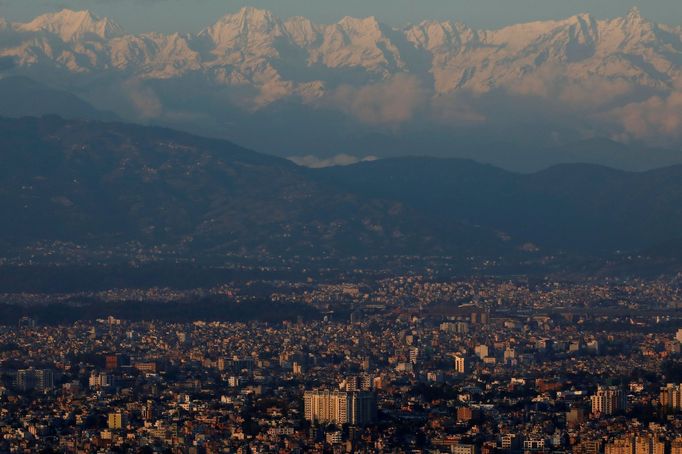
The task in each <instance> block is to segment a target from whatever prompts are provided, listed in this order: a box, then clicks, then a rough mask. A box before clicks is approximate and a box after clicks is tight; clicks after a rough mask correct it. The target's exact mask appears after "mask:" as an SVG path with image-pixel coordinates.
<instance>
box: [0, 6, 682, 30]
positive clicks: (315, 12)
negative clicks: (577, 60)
mask: <svg viewBox="0 0 682 454" xmlns="http://www.w3.org/2000/svg"><path fill="white" fill-rule="evenodd" d="M244 5H249V6H255V7H259V8H265V9H269V10H271V11H273V12H274V13H275V14H277V15H278V16H280V17H283V18H286V17H290V16H306V17H309V18H311V19H313V20H315V21H318V22H324V23H331V22H336V21H337V20H339V19H340V18H342V17H343V16H356V17H364V16H371V15H373V16H376V17H378V18H379V19H380V20H381V21H382V22H385V23H387V24H390V25H394V26H400V25H404V24H407V23H410V22H418V21H420V20H423V19H452V20H461V21H463V22H465V23H467V24H469V25H471V26H473V27H476V28H497V27H500V26H504V25H509V24H511V23H518V22H526V21H531V20H542V19H556V18H564V17H568V16H571V15H574V14H577V13H582V12H588V13H592V14H594V15H595V16H597V17H598V18H607V17H615V16H622V15H625V14H626V13H627V11H628V10H629V9H630V8H631V7H633V6H637V7H639V9H640V10H641V11H642V15H644V16H645V17H647V18H649V19H652V20H654V21H656V22H663V23H667V24H671V25H680V24H682V0H251V1H243V0H0V17H5V18H7V19H9V20H11V21H26V20H28V19H30V18H33V17H35V16H37V15H39V14H42V13H45V12H48V11H55V10H59V9H62V8H66V7H68V8H71V9H89V10H91V11H93V12H94V13H95V14H97V15H98V16H107V17H110V18H112V19H114V20H115V21H116V22H118V23H119V24H121V25H122V26H123V27H124V28H125V29H126V30H128V31H129V32H133V33H138V32H144V31H159V32H169V31H179V32H197V31H199V30H201V29H202V28H204V27H205V26H207V25H210V24H212V23H214V22H215V20H216V19H217V18H218V17H221V16H223V15H224V14H227V13H232V12H235V11H237V10H238V9H239V8H241V7H242V6H244Z"/></svg>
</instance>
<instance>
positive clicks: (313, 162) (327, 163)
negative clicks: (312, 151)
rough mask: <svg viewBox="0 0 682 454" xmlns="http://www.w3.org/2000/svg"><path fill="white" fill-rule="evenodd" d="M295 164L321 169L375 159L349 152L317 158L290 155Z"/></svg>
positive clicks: (374, 159)
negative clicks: (353, 154)
mask: <svg viewBox="0 0 682 454" xmlns="http://www.w3.org/2000/svg"><path fill="white" fill-rule="evenodd" d="M288 159H289V160H290V161H291V162H293V163H294V164H296V165H299V166H303V167H309V168H311V169H321V168H325V167H338V166H349V165H353V164H357V163H359V162H369V161H376V160H377V159H378V158H377V157H376V156H365V157H357V156H352V155H349V154H345V153H342V154H337V155H336V156H332V157H330V158H319V157H317V156H313V155H306V156H291V157H289V158H288Z"/></svg>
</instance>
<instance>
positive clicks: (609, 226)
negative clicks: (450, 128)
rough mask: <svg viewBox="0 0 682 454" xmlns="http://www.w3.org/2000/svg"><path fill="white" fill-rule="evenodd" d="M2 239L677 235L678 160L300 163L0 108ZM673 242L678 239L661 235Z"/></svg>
mask: <svg viewBox="0 0 682 454" xmlns="http://www.w3.org/2000/svg"><path fill="white" fill-rule="evenodd" d="M0 213H2V215H3V220H4V221H3V222H2V223H0V241H1V242H2V243H4V244H6V245H19V244H28V243H32V242H35V241H39V240H65V241H74V242H78V243H84V244H97V245H107V244H110V245H122V244H124V243H126V242H130V241H137V242H141V243H143V244H146V245H158V244H166V245H173V247H176V248H178V250H184V251H191V252H192V253H196V254H197V255H199V256H200V255H201V254H202V253H205V252H233V253H244V254H282V255H308V256H338V257H345V256H349V255H360V256H373V255H404V254H413V255H422V256H428V255H456V254H470V255H481V256H486V255H491V256H512V255H516V254H521V255H523V254H527V253H529V252H528V251H536V250H538V249H539V251H540V253H548V254H552V253H555V252H562V253H567V254H590V255H599V254H610V253H613V252H614V251H616V250H622V251H639V250H643V249H647V248H652V247H654V246H655V245H658V244H663V243H665V242H666V241H673V240H676V239H679V236H680V235H679V232H680V231H682V166H676V167H668V168H662V169H659V170H653V171H649V172H643V173H631V172H624V171H618V170H613V169H609V168H605V167H600V166H595V165H580V164H576V165H561V166H555V167H552V168H550V169H547V170H545V171H541V172H538V173H534V174H518V173H513V172H508V171H505V170H501V169H499V168H496V167H493V166H490V165H483V164H478V163H476V162H474V161H469V160H457V159H435V158H397V159H386V160H380V161H375V162H366V163H360V164H356V165H352V166H348V167H333V168H327V169H316V170H313V169H307V168H303V167H298V166H296V165H295V164H293V163H291V162H289V161H287V160H283V159H280V158H275V157H271V156H267V155H263V154H259V153H255V152H252V151H249V150H245V149H243V148H240V147H238V146H236V145H233V144H231V143H229V142H225V141H220V140H213V139H204V138H200V137H196V136H192V135H188V134H184V133H180V132H177V131H172V130H168V129H161V128H150V127H142V126H134V125H127V124H121V123H101V122H93V121H68V120H63V119H60V118H58V117H43V118H23V119H0ZM671 244H678V243H671Z"/></svg>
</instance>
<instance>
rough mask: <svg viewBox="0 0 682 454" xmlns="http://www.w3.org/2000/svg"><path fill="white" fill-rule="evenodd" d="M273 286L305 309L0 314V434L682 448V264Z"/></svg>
mask: <svg viewBox="0 0 682 454" xmlns="http://www.w3.org/2000/svg"><path fill="white" fill-rule="evenodd" d="M253 287H254V285H253V283H249V284H248V285H245V284H243V283H236V282H232V283H230V284H229V285H228V284H225V285H224V286H220V287H217V288H214V289H202V290H193V291H191V292H189V293H183V292H173V295H174V296H173V298H165V297H164V298H161V297H162V296H163V295H166V296H168V292H170V290H161V289H155V290H153V289H152V290H149V289H148V290H145V291H141V290H140V291H139V292H138V293H135V292H133V291H131V290H120V291H118V292H115V291H111V292H108V293H107V294H106V295H104V296H106V298H103V302H102V305H104V306H105V307H106V305H107V304H112V302H113V301H116V299H117V298H121V299H126V300H129V299H130V298H131V295H133V296H135V295H137V297H138V300H139V301H138V302H137V303H132V304H141V305H144V304H147V303H145V301H146V300H149V299H151V298H153V297H154V296H156V297H159V299H161V300H164V301H182V299H183V298H189V297H190V296H191V295H194V294H196V293H197V292H199V293H201V294H205V293H207V294H213V295H214V297H217V296H218V295H222V297H223V298H224V300H225V301H224V302H225V304H228V305H229V304H234V305H239V304H249V302H250V296H249V293H250V292H251V291H252V290H251V289H252V288H253ZM265 287H266V288H268V289H269V290H270V294H269V296H268V300H269V304H270V307H271V310H272V311H273V312H277V311H279V310H280V308H282V307H286V306H294V307H300V305H303V306H306V307H308V308H309V309H310V311H308V312H306V313H305V315H303V314H301V315H298V316H292V317H289V316H286V317H282V319H281V320H278V321H267V322H266V321H262V319H260V320H259V319H258V318H257V317H256V318H254V319H253V320H246V321H224V320H218V319H217V318H214V319H211V320H188V321H185V322H181V323H180V322H174V321H168V320H166V321H164V320H163V319H162V318H163V317H162V315H159V319H158V320H126V319H121V318H116V317H114V316H109V317H103V318H100V319H96V320H95V319H92V320H86V319H83V320H79V321H76V322H73V323H69V324H55V323H49V321H46V320H41V319H39V318H32V317H28V316H25V317H23V318H21V319H20V320H19V321H18V323H13V324H11V325H7V324H6V325H5V326H3V327H2V328H0V373H1V378H2V384H1V385H0V396H1V397H0V427H1V429H0V430H1V431H2V437H1V439H0V452H36V451H42V452H55V451H57V452H74V453H76V452H130V451H139V452H206V453H210V452H244V453H246V452H254V453H255V452H419V453H445V452H452V453H458V454H465V453H466V454H468V453H484V452H486V453H489V452H585V453H601V452H604V453H607V454H610V453H611V454H615V453H619V454H620V453H630V454H640V453H662V454H663V453H666V452H670V453H672V454H677V453H680V452H682V413H680V411H681V410H682V390H681V389H680V385H679V384H680V382H682V357H681V356H680V350H681V342H682V329H680V326H682V311H680V309H679V308H680V303H681V302H682V289H681V287H680V282H679V279H677V278H676V279H659V280H656V281H643V280H619V281H615V280H614V281H612V282H608V281H604V282H600V283H596V282H590V283H574V282H558V281H557V282H554V281H551V280H538V281H534V282H530V281H529V280H527V279H525V280H524V279H519V280H516V281H512V280H499V279H469V280H452V281H439V280H434V279H432V278H427V277H423V276H414V275H411V276H401V277H394V278H386V279H382V280H378V281H376V282H374V283H372V284H370V283H367V282H363V283H349V282H342V283H336V284H332V283H324V284H322V283H319V284H318V283H312V282H303V283H295V282H284V281H276V282H269V283H267V286H265ZM260 293H262V291H261V292H260ZM99 296H100V297H102V296H103V295H99ZM31 304H36V303H31ZM62 310H64V311H75V312H77V311H78V310H79V308H78V306H74V305H68V304H64V305H63V306H62Z"/></svg>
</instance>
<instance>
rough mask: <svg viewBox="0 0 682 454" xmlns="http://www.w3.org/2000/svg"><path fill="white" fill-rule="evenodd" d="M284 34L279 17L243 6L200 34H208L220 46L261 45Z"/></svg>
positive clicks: (244, 46) (243, 46)
mask: <svg viewBox="0 0 682 454" xmlns="http://www.w3.org/2000/svg"><path fill="white" fill-rule="evenodd" d="M284 34H285V32H284V27H283V25H282V22H281V21H280V20H279V18H277V17H275V16H274V15H273V14H272V13H271V12H270V11H266V10H262V9H257V8H252V7H244V8H242V9H241V10H239V11H238V12H237V13H235V14H228V15H226V16H223V17H222V18H221V19H220V20H218V21H217V22H216V23H215V24H214V25H212V26H211V27H209V28H207V29H205V30H204V31H202V32H201V33H200V36H208V37H210V39H211V40H212V41H213V43H214V44H215V45H216V46H217V47H220V48H238V47H242V48H246V47H249V46H251V45H254V44H255V45H263V44H266V43H269V42H272V41H273V40H274V39H275V38H277V37H281V36H283V35H284Z"/></svg>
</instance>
